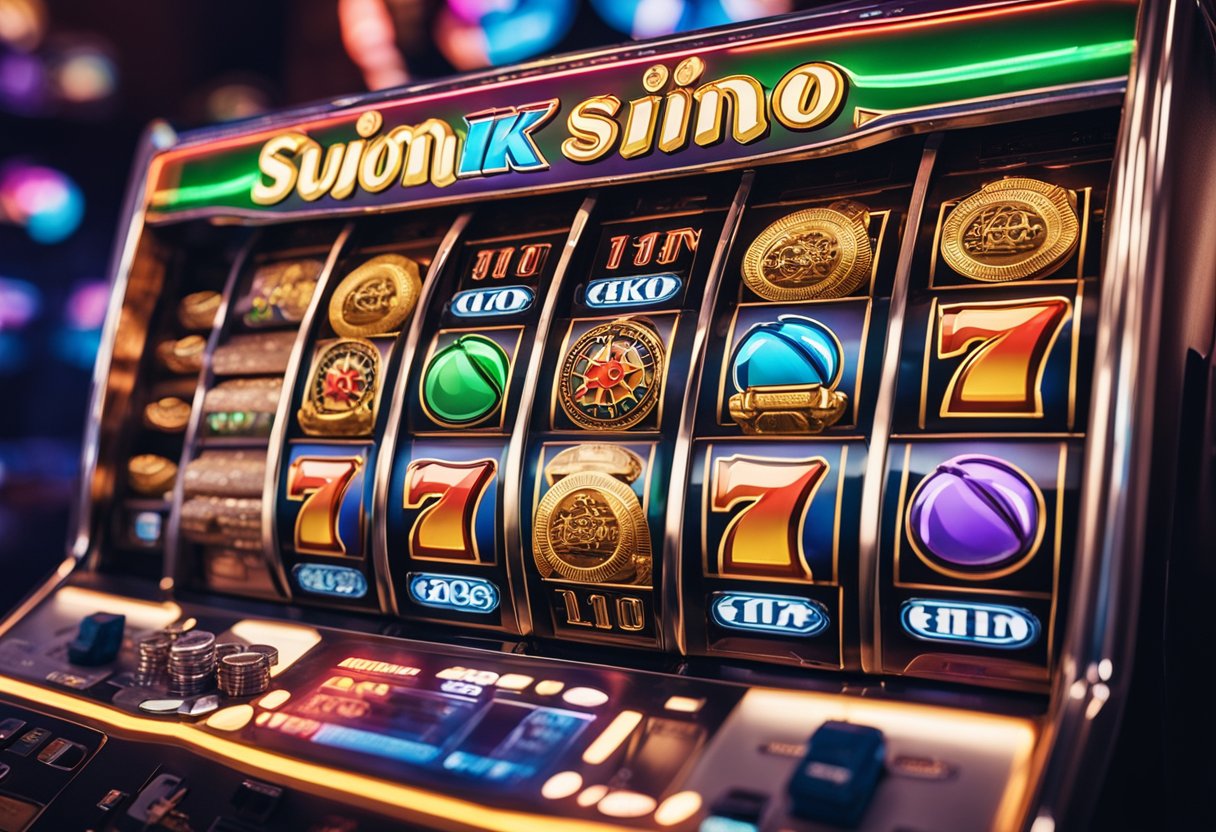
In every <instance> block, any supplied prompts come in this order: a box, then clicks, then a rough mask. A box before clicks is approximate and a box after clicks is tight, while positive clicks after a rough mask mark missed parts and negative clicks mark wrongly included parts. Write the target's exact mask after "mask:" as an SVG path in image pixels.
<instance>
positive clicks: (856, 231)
mask: <svg viewBox="0 0 1216 832" xmlns="http://www.w3.org/2000/svg"><path fill="white" fill-rule="evenodd" d="M869 222H870V219H869V212H868V211H867V210H866V208H865V206H863V205H861V204H859V203H856V202H848V201H842V202H834V203H832V204H831V205H830V206H828V207H827V208H807V209H805V210H802V211H796V212H794V213H793V214H789V215H788V216H785V217H782V218H781V219H779V220H777V221H776V222H774V223H773V224H772V225H770V226H769V227H768V228H766V229H764V230H763V231H761V232H760V234H759V235H758V236H757V237H756V239H755V240H753V241H752V244H751V245H750V246H748V247H747V253H746V254H744V255H743V281H744V282H745V283H746V284H747V287H748V288H749V289H751V290H752V291H753V292H755V293H756V294H757V295H759V296H760V297H762V298H764V299H765V300H772V301H782V302H788V301H799V300H818V299H823V298H839V297H844V296H845V295H848V294H851V293H853V292H855V291H857V289H858V287H860V286H861V285H862V284H864V283H865V282H866V279H867V278H868V277H869V276H870V265H871V263H872V262H873V259H874V254H873V250H872V248H871V246H870V232H869V230H868V226H869Z"/></svg>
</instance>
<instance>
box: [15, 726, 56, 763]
mask: <svg viewBox="0 0 1216 832" xmlns="http://www.w3.org/2000/svg"><path fill="white" fill-rule="evenodd" d="M50 735H51V732H50V730H49V729H47V728H32V729H30V730H29V731H26V732H25V733H24V734H22V735H21V737H20V738H19V739H18V740H17V741H16V742H14V743H13V744H12V745H10V746H9V747H8V750H9V752H10V753H13V754H16V755H17V756H18V757H28V756H30V755H31V754H33V753H34V752H35V751H37V750H38V746H40V745H42V744H43V743H44V742H46V740H47V737H49V736H50Z"/></svg>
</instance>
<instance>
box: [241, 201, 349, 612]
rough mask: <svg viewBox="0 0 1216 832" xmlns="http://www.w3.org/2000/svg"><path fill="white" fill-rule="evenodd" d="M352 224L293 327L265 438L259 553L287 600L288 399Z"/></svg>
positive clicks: (331, 249) (333, 248) (328, 258)
mask: <svg viewBox="0 0 1216 832" xmlns="http://www.w3.org/2000/svg"><path fill="white" fill-rule="evenodd" d="M354 230H355V224H354V223H353V222H348V223H346V225H344V226H342V230H341V231H339V232H338V236H337V237H336V238H335V239H334V241H333V243H332V244H330V247H329V254H327V255H326V257H325V265H324V266H322V267H321V274H320V275H319V276H318V277H317V288H316V289H314V290H313V293H312V300H311V301H309V303H308V309H307V310H306V311H305V312H304V317H303V318H301V319H300V327H299V329H297V330H296V340H295V343H294V344H292V346H291V355H290V356H288V358H287V369H285V370H284V371H283V386H282V387H281V388H280V389H279V406H278V408H277V409H276V410H275V413H274V422H273V423H272V424H271V426H270V437H269V438H268V439H267V440H266V478H265V479H264V480H263V481H262V556H263V557H264V558H265V559H266V564H267V566H269V567H270V574H271V576H272V577H273V578H274V579H275V580H276V581H277V582H278V584H279V590H280V591H281V592H282V593H283V597H284V598H285V599H286V600H288V601H290V600H291V598H292V591H291V582H290V581H289V580H287V570H286V569H284V568H283V558H282V557H281V556H280V555H279V529H278V523H277V522H276V518H275V514H276V509H277V506H276V505H275V503H276V499H277V496H278V493H279V475H280V473H281V471H282V467H283V447H284V445H285V443H286V438H287V423H288V420H289V419H291V418H292V413H291V402H292V400H293V399H294V398H295V390H296V382H297V381H298V379H299V376H300V365H301V364H302V363H303V362H304V349H305V347H307V346H308V345H309V344H310V343H312V330H313V322H314V320H315V319H316V317H317V310H318V309H319V308H320V307H321V296H322V295H324V294H325V289H326V287H327V286H328V285H329V278H330V276H331V275H332V274H333V271H334V266H335V265H337V262H338V258H339V257H340V256H342V254H343V253H344V251H345V249H346V244H347V242H349V241H350V237H351V234H352V233H353V232H354Z"/></svg>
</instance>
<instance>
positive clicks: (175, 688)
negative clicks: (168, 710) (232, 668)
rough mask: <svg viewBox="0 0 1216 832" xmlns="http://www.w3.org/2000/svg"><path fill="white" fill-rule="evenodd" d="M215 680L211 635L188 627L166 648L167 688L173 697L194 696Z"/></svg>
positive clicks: (212, 636)
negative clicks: (185, 631)
mask: <svg viewBox="0 0 1216 832" xmlns="http://www.w3.org/2000/svg"><path fill="white" fill-rule="evenodd" d="M214 680H215V635H214V634H213V633H208V632H206V631H204V630H191V631H190V632H188V633H184V634H183V635H180V636H178V637H177V640H176V641H174V642H173V646H172V647H171V648H169V689H170V690H171V691H172V692H173V693H174V694H175V695H177V696H197V695H198V694H200V693H203V692H204V691H206V690H208V689H209V688H210V687H211V685H212V683H213V682H214Z"/></svg>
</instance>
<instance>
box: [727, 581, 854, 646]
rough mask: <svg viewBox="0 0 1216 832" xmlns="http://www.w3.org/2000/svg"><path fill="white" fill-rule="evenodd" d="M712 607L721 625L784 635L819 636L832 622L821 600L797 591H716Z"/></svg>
mask: <svg viewBox="0 0 1216 832" xmlns="http://www.w3.org/2000/svg"><path fill="white" fill-rule="evenodd" d="M709 609H710V615H711V616H712V617H713V620H714V622H715V623H716V624H718V625H719V626H721V627H728V628H730V629H732V630H752V631H755V632H761V633H776V634H778V635H784V636H801V637H804V638H806V637H810V636H817V635H819V634H820V633H822V632H823V631H824V630H826V629H827V628H828V625H829V624H830V623H831V619H829V618H828V613H827V610H825V609H824V608H823V606H822V605H821V604H819V603H817V602H815V601H812V600H810V599H807V598H800V597H798V596H794V595H768V594H765V593H761V592H715V593H714V594H713V595H712V596H711V597H710V603H709Z"/></svg>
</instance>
